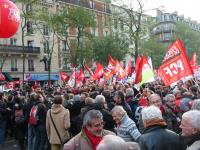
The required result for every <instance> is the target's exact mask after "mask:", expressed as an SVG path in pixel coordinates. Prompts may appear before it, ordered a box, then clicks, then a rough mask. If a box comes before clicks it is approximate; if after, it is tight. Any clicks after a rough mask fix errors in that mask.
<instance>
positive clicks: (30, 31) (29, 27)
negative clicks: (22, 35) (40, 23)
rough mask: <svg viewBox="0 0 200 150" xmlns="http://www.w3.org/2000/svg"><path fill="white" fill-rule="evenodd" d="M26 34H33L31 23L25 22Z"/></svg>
mask: <svg viewBox="0 0 200 150" xmlns="http://www.w3.org/2000/svg"><path fill="white" fill-rule="evenodd" d="M27 33H29V34H33V23H32V22H31V21H28V22H27Z"/></svg>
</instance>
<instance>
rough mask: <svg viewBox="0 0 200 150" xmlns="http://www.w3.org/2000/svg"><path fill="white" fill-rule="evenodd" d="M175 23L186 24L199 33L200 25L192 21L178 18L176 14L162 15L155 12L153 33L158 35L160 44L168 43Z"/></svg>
mask: <svg viewBox="0 0 200 150" xmlns="http://www.w3.org/2000/svg"><path fill="white" fill-rule="evenodd" d="M177 22H184V23H187V24H188V25H189V26H190V27H191V28H192V29H193V30H195V31H197V32H200V23H198V22H197V21H192V20H191V18H184V16H183V15H181V16H179V15H178V13H177V12H174V13H164V12H162V11H160V10H157V17H156V27H155V30H154V33H155V34H157V35H159V39H160V42H166V43H170V42H171V41H172V38H173V34H174V30H175V26H176V23H177Z"/></svg>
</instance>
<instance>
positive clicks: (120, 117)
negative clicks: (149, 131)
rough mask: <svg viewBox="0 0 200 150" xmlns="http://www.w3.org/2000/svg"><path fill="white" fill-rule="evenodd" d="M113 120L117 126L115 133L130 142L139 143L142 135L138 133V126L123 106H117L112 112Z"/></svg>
mask: <svg viewBox="0 0 200 150" xmlns="http://www.w3.org/2000/svg"><path fill="white" fill-rule="evenodd" d="M111 113H112V116H113V120H115V122H116V124H117V128H115V131H116V133H117V135H118V136H119V137H121V138H122V139H124V140H125V141H126V142H128V141H138V139H139V137H140V136H141V133H140V132H139V131H138V128H137V127H136V124H135V122H134V121H133V120H131V119H130V118H129V116H128V115H127V113H126V111H125V110H124V108H123V107H122V106H119V105H118V106H115V107H114V108H113V109H112V111H111Z"/></svg>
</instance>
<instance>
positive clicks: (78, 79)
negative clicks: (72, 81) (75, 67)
mask: <svg viewBox="0 0 200 150" xmlns="http://www.w3.org/2000/svg"><path fill="white" fill-rule="evenodd" d="M84 78H85V75H84V71H83V69H82V67H81V68H80V72H79V74H78V75H77V77H76V86H81V85H82V84H83V80H84Z"/></svg>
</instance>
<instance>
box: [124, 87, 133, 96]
mask: <svg viewBox="0 0 200 150" xmlns="http://www.w3.org/2000/svg"><path fill="white" fill-rule="evenodd" d="M133 95H134V91H133V89H132V88H127V89H126V96H133Z"/></svg>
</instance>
